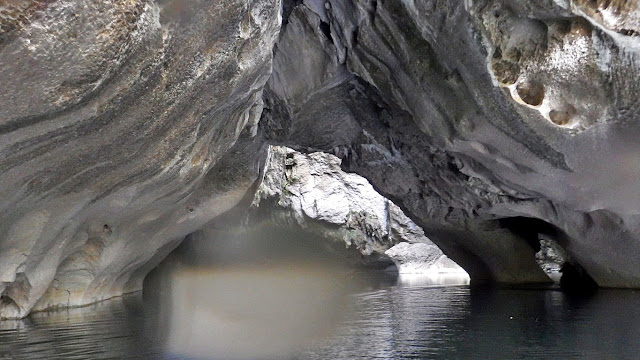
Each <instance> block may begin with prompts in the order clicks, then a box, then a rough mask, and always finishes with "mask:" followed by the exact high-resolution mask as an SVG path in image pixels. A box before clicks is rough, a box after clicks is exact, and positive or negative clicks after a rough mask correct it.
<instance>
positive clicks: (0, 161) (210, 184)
mask: <svg viewBox="0 0 640 360" xmlns="http://www.w3.org/2000/svg"><path fill="white" fill-rule="evenodd" d="M280 19H281V17H280V2H279V1H277V0H274V1H270V0H267V1H263V0H260V1H246V0H237V1H224V2H218V1H199V0H188V1H147V0H135V1H91V0H90V1H85V0H58V1H40V0H28V1H18V2H14V1H9V2H6V1H4V2H0V84H2V85H1V86H0V103H1V104H2V106H0V153H1V154H2V156H1V157H0V199H1V200H0V213H1V214H2V215H1V221H0V318H7V317H22V316H25V315H26V314H28V313H29V311H31V310H40V309H46V308H49V307H55V306H73V305H82V304H87V303H91V302H95V301H98V300H101V299H105V298H109V297H112V296H117V295H120V294H122V293H123V292H128V291H133V290H138V289H140V287H141V284H142V278H143V276H144V275H145V272H146V271H148V270H149V269H150V267H151V266H152V265H153V263H155V262H157V261H159V260H160V259H161V258H162V257H163V256H164V255H166V254H167V253H168V252H169V251H170V250H171V249H172V248H174V247H175V246H177V244H178V243H179V241H180V240H181V239H182V238H183V237H184V236H185V235H187V234H188V233H190V232H192V231H195V230H196V229H198V228H199V227H200V226H202V225H203V224H205V223H206V222H208V221H209V220H210V219H212V218H213V217H215V216H216V215H218V214H220V213H222V212H224V211H226V210H228V209H229V208H231V207H233V206H235V204H236V203H237V202H238V201H239V200H240V199H241V198H242V197H243V196H244V194H245V192H246V191H247V189H249V188H250V186H251V185H252V183H253V181H254V180H255V179H256V178H257V177H258V171H257V170H256V171H254V170H253V169H255V168H256V162H259V161H260V160H261V159H263V157H262V158H261V156H260V154H261V152H260V148H261V147H262V142H260V141H255V144H254V147H253V148H252V149H251V150H248V149H247V147H249V145H248V144H250V143H251V141H250V140H247V141H245V143H243V144H237V146H238V148H235V149H234V150H233V151H231V152H229V151H228V150H229V149H230V148H232V146H233V145H234V143H236V139H237V138H238V137H239V136H240V134H241V132H242V130H243V129H245V128H247V131H246V132H247V133H248V137H250V135H251V134H252V133H253V134H255V123H257V121H258V119H259V117H260V113H261V109H262V87H263V84H264V83H265V82H266V80H267V78H268V77H269V75H270V72H271V59H272V47H273V44H274V42H275V41H276V39H277V36H278V32H279V29H280ZM234 151H235V152H236V153H242V152H243V151H245V152H244V153H243V155H241V156H237V157H238V158H239V159H238V160H239V161H238V163H239V165H237V166H236V167H227V169H224V170H221V167H222V168H224V166H225V165H224V161H225V157H226V158H227V159H229V158H233V157H234V156H236V154H235V153H234ZM262 154H263V155H264V153H262ZM227 161H228V160H227ZM232 162H233V161H232ZM244 165H246V167H244V168H243V166H244ZM258 165H259V164H258ZM242 169H246V170H242ZM230 170H231V171H230Z"/></svg>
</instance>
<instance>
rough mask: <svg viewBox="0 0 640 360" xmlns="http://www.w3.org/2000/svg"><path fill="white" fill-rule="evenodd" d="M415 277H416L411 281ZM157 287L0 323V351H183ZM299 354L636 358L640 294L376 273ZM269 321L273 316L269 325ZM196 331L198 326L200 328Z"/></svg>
mask: <svg viewBox="0 0 640 360" xmlns="http://www.w3.org/2000/svg"><path fill="white" fill-rule="evenodd" d="M413 284H415V282H413ZM158 293H161V292H155V293H154V292H153V291H151V292H147V294H145V297H146V299H145V301H142V296H140V295H137V296H129V297H125V298H124V299H114V300H111V301H107V302H104V303H101V304H96V305H93V306H90V307H87V308H83V309H72V310H69V311H63V312H58V313H53V314H48V315H47V314H36V315H34V316H32V317H30V318H28V319H26V320H21V321H3V322H0V359H70V360H72V359H184V357H180V356H178V355H175V354H170V353H169V352H168V350H167V349H166V347H165V342H166V331H165V330H163V322H162V321H161V319H162V317H161V316H159V314H158V312H159V308H158V306H157V301H156V300H157V299H156V298H155V297H157V296H158ZM348 301H349V304H350V306H351V308H352V309H354V311H352V312H350V313H347V314H346V315H344V317H343V318H342V319H341V321H340V323H339V325H338V326H337V327H336V328H334V329H333V330H332V331H330V332H329V333H328V334H327V337H326V338H323V339H318V340H315V341H314V342H313V343H312V344H307V345H305V346H304V348H303V349H300V350H299V351H298V353H297V355H295V356H292V357H291V358H294V359H300V360H302V359H345V360H346V359H549V358H557V359H637V358H638V356H639V355H638V354H640V293H639V292H637V291H631V290H599V291H598V292H597V293H596V294H595V295H594V296H592V297H590V298H572V297H568V296H566V295H565V294H563V293H562V292H560V291H557V290H489V289H471V288H469V287H468V286H430V285H425V284H421V285H411V283H409V284H407V283H406V282H404V283H402V284H397V283H396V282H395V280H393V281H392V280H388V279H387V280H386V281H382V282H381V281H377V282H375V283H373V284H371V286H369V287H368V288H367V287H362V288H359V289H358V292H357V293H354V294H351V295H349V296H348ZM267 325H268V324H267ZM194 331H196V330H194Z"/></svg>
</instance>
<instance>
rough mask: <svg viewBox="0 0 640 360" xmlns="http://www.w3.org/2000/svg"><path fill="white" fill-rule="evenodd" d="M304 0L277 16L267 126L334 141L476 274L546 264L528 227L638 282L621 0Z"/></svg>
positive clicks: (349, 163) (529, 276) (592, 269)
mask: <svg viewBox="0 0 640 360" xmlns="http://www.w3.org/2000/svg"><path fill="white" fill-rule="evenodd" d="M314 4H315V2H312V1H305V2H304V4H302V5H298V6H297V7H296V8H294V9H293V10H292V11H291V13H290V15H289V18H288V20H287V25H286V27H284V28H283V31H282V33H281V38H280V41H279V43H278V47H277V51H276V53H275V58H274V73H273V75H272V77H271V78H270V80H269V82H268V83H267V88H266V90H265V104H266V109H265V112H264V113H263V119H262V121H263V124H264V125H265V128H266V129H267V134H269V136H270V138H271V139H272V141H278V142H280V143H283V144H288V145H291V146H294V147H295V146H297V148H298V149H312V150H316V151H317V150H322V151H326V152H331V153H334V154H336V155H337V156H339V157H340V158H341V159H343V162H342V167H343V168H344V169H345V170H347V171H350V172H356V173H358V174H360V175H362V176H364V177H365V178H367V179H368V180H369V181H370V182H371V184H372V185H373V186H374V187H375V188H376V189H377V190H378V191H379V192H380V193H382V194H383V195H385V196H387V197H388V198H390V199H392V200H393V201H394V202H395V203H397V204H398V205H399V206H400V207H401V208H402V209H403V210H405V213H407V214H408V215H409V216H410V217H411V218H412V219H413V220H414V221H415V222H416V223H417V224H418V225H420V226H421V227H423V228H424V230H425V234H426V235H427V236H428V237H429V238H430V239H431V240H432V241H434V242H435V243H436V244H438V246H439V247H440V248H441V249H443V251H444V252H445V253H446V254H447V255H449V256H450V257H451V258H452V259H453V260H455V261H456V262H457V263H459V264H461V265H462V266H463V267H464V268H465V269H466V270H468V271H469V273H470V274H471V277H472V279H474V280H482V279H493V280H497V281H500V282H509V283H523V282H541V281H545V279H547V280H548V278H547V276H545V274H544V273H543V272H542V271H541V270H540V268H539V266H538V265H537V264H536V261H535V253H536V252H537V251H538V249H539V247H540V246H539V242H538V234H542V235H545V236H548V237H549V238H552V239H553V241H555V242H556V243H558V244H559V245H560V246H561V247H563V248H564V249H565V250H566V251H567V255H568V261H569V262H571V263H573V264H574V265H577V266H581V267H582V268H584V270H586V273H588V274H589V275H590V276H591V277H593V279H594V280H595V281H596V282H597V283H598V284H600V285H601V286H621V287H637V286H638V285H640V277H639V276H640V274H639V273H638V271H637V269H638V268H639V267H638V266H639V265H640V264H639V263H638V261H639V260H638V257H637V256H636V254H638V252H639V250H640V241H639V240H640V233H638V230H637V229H639V227H638V220H639V219H638V210H637V209H638V208H640V206H639V205H640V199H638V194H639V193H638V192H637V191H636V190H635V188H636V187H637V179H638V175H639V174H638V171H639V169H640V168H638V167H637V166H629V164H630V163H631V162H633V160H632V159H635V158H638V155H639V154H638V146H637V141H636V140H635V139H636V138H637V135H638V133H639V132H640V128H639V127H638V126H637V124H636V123H637V122H636V121H634V120H635V118H636V117H637V104H638V103H637V96H635V95H633V94H634V93H637V91H638V87H639V86H640V81H639V80H638V79H640V78H639V77H638V66H639V63H638V40H637V36H636V34H635V32H634V31H632V29H633V26H634V25H633V24H635V21H636V20H635V17H636V14H637V4H636V3H631V2H629V3H625V4H624V5H621V4H622V3H618V2H582V1H581V2H577V1H575V2H572V1H536V2H533V3H532V2H525V1H465V2H463V1H451V2H436V1H404V2H398V1H364V2H355V1H331V0H330V1H327V2H325V4H324V5H325V6H324V7H318V6H315V5H314ZM605 18H606V19H609V20H605ZM623 28H624V29H627V30H622V29H623ZM300 39H304V42H301V41H300ZM301 54H304V55H301ZM301 58H302V59H304V61H300V60H299V59H301Z"/></svg>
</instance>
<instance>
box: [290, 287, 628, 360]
mask: <svg viewBox="0 0 640 360" xmlns="http://www.w3.org/2000/svg"><path fill="white" fill-rule="evenodd" d="M354 301H355V302H356V303H357V306H358V308H359V311H357V312H355V313H354V314H353V315H352V316H351V317H350V318H349V319H348V320H346V322H345V323H344V324H343V325H342V326H341V328H340V329H339V330H338V331H337V332H336V335H335V336H334V337H333V338H332V339H330V340H328V341H325V342H322V343H317V344H315V345H314V346H313V347H311V348H310V349H309V350H308V351H305V352H303V353H301V354H300V355H299V357H298V359H550V358H558V359H637V358H638V353H639V351H640V338H639V337H638V336H637V335H638V334H640V307H639V306H638V304H639V301H640V294H639V293H638V292H635V291H629V290H600V291H599V292H598V293H597V294H596V295H595V296H594V297H592V298H590V299H572V298H569V297H567V296H566V295H565V294H563V293H562V292H559V291H555V290H546V291H541V290H489V289H484V290H480V289H469V288H468V287H435V288H434V287H430V288H427V287H407V286H399V287H391V288H388V289H384V290H379V291H375V292H371V293H367V294H359V295H356V296H354Z"/></svg>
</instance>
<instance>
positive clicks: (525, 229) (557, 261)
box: [498, 216, 598, 293]
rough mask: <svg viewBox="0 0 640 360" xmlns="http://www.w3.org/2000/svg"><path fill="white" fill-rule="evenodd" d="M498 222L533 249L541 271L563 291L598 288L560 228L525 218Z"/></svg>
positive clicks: (506, 219) (517, 217) (538, 220)
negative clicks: (573, 253)
mask: <svg viewBox="0 0 640 360" xmlns="http://www.w3.org/2000/svg"><path fill="white" fill-rule="evenodd" d="M498 222H499V225H500V226H501V227H504V228H506V229H508V230H509V231H511V232H512V233H514V234H515V235H517V236H518V237H520V238H522V239H524V240H525V241H526V242H527V243H528V244H529V246H531V248H532V249H533V250H534V251H535V252H536V254H535V256H536V262H537V263H538V265H539V266H540V268H541V269H542V270H543V271H544V272H545V273H546V274H547V276H549V278H550V279H551V280H552V281H553V282H554V283H556V284H559V285H560V286H561V288H562V289H564V290H565V291H567V292H571V293H585V292H591V291H593V290H594V289H596V288H597V286H598V285H597V284H596V282H595V281H594V280H593V278H592V277H591V276H590V275H589V274H588V273H587V271H586V270H585V269H584V268H583V267H582V266H581V265H580V264H578V263H577V262H576V261H575V259H573V258H572V257H571V256H570V254H569V253H568V252H567V250H566V247H567V243H568V240H569V239H568V236H567V234H566V233H565V232H564V231H562V230H561V229H560V228H558V227H557V226H555V225H553V224H551V223H549V222H547V221H544V220H541V219H536V218H530V217H524V216H516V217H511V218H504V219H500V220H498Z"/></svg>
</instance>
